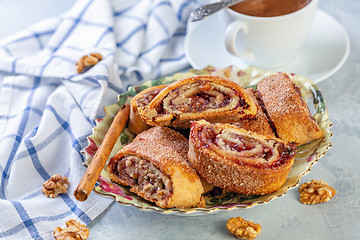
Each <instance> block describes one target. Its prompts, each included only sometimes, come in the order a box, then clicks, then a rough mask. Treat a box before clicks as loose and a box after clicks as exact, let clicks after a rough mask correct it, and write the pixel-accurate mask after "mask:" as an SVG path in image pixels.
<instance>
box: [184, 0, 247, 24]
mask: <svg viewBox="0 0 360 240" xmlns="http://www.w3.org/2000/svg"><path fill="white" fill-rule="evenodd" d="M242 1H244V0H223V1H221V2H217V3H211V4H207V5H203V6H201V7H199V8H197V9H195V10H194V11H192V12H191V14H190V18H189V21H190V22H196V21H200V20H202V19H204V18H205V17H207V16H209V15H211V14H213V13H215V12H217V11H219V10H221V9H223V8H225V7H230V6H232V5H235V4H237V3H239V2H242Z"/></svg>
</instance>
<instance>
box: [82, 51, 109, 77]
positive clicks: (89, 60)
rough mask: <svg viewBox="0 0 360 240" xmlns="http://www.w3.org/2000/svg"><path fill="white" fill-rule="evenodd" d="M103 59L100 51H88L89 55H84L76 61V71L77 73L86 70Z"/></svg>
mask: <svg viewBox="0 0 360 240" xmlns="http://www.w3.org/2000/svg"><path fill="white" fill-rule="evenodd" d="M102 59H103V56H102V55H101V54H100V53H90V55H85V56H83V57H81V58H80V59H79V60H78V61H77V62H76V71H77V73H83V72H85V71H87V70H88V69H89V68H91V67H93V66H94V65H96V64H97V63H98V62H100V61H101V60H102Z"/></svg>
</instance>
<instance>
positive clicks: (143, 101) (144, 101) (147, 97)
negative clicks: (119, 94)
mask: <svg viewBox="0 0 360 240" xmlns="http://www.w3.org/2000/svg"><path fill="white" fill-rule="evenodd" d="M162 89H163V88H160V89H159V88H158V89H154V90H152V91H149V92H147V93H145V94H144V95H143V97H141V98H139V99H138V100H137V105H138V107H140V108H145V107H146V106H147V105H149V103H150V102H151V101H152V100H153V99H154V98H155V97H156V95H158V94H159V92H160V91H161V90H162Z"/></svg>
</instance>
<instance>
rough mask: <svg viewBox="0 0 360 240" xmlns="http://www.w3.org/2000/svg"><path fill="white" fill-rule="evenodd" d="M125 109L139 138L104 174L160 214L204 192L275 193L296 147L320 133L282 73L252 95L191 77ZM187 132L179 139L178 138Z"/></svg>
mask: <svg viewBox="0 0 360 240" xmlns="http://www.w3.org/2000/svg"><path fill="white" fill-rule="evenodd" d="M131 105H132V106H131V116H132V117H131V118H130V120H129V124H128V125H129V129H130V130H131V131H133V132H134V133H136V134H138V135H137V137H136V138H135V139H134V140H133V142H132V143H130V144H129V145H127V146H125V147H124V148H123V149H121V150H120V152H119V153H118V154H116V155H115V156H114V157H113V158H112V159H111V161H110V163H109V165H108V172H109V173H110V177H111V179H112V180H113V181H115V182H117V183H119V184H123V185H127V186H130V190H131V191H133V192H135V193H136V194H138V195H139V196H141V197H143V198H145V199H147V200H149V201H153V202H154V203H155V204H157V205H158V206H160V207H163V208H170V207H178V208H186V207H193V206H201V204H202V200H201V199H202V198H201V194H202V193H204V189H205V191H207V190H208V189H209V188H208V187H209V186H216V187H219V188H222V189H224V190H225V191H234V192H237V193H242V194H256V195H263V194H268V193H271V192H274V191H276V190H278V189H279V188H280V187H281V186H282V185H283V184H284V183H285V181H286V178H287V176H288V173H289V171H290V169H291V167H292V164H293V162H294V157H295V150H296V146H298V145H302V144H304V143H307V142H310V141H313V140H315V139H318V138H321V136H322V134H323V133H322V131H321V129H320V128H319V126H318V125H317V124H316V122H315V121H314V119H313V118H312V116H311V114H310V111H309V109H308V107H307V105H306V103H305V102H304V101H303V99H302V98H301V94H300V91H299V89H298V87H297V85H296V84H294V83H293V82H292V80H291V79H290V78H289V77H288V76H287V75H286V74H276V75H273V76H270V77H268V78H266V79H264V80H263V81H262V82H260V83H259V85H258V86H257V89H256V90H254V89H244V88H242V87H241V86H239V85H238V84H236V83H234V82H232V81H229V80H226V79H223V78H221V77H217V76H196V77H190V78H186V79H183V80H180V81H177V82H174V83H172V84H169V85H166V86H156V87H152V88H149V89H147V90H144V91H143V92H141V93H139V94H138V95H136V96H135V97H134V98H133V100H132V102H131ZM169 127H170V128H172V129H170V128H169ZM189 128H190V134H189V135H188V136H186V137H185V136H183V135H181V134H180V133H179V132H178V131H179V129H189Z"/></svg>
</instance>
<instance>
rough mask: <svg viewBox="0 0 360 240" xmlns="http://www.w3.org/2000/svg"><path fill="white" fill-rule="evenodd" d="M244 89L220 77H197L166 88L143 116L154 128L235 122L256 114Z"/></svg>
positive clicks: (252, 103)
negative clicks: (204, 120)
mask: <svg viewBox="0 0 360 240" xmlns="http://www.w3.org/2000/svg"><path fill="white" fill-rule="evenodd" d="M256 110H257V108H256V105H255V103H254V101H253V100H252V98H251V97H250V95H249V94H248V93H247V92H246V91H245V89H244V88H242V87H241V86H239V85H238V84H236V83H235V82H232V81H229V80H225V79H223V78H221V77H218V76H195V77H189V78H185V79H183V80H180V81H177V82H174V83H172V84H170V85H168V86H167V87H166V88H164V89H163V90H162V91H161V92H160V93H159V94H158V95H157V96H156V97H155V98H154V99H153V100H152V101H151V103H150V104H149V106H148V108H147V109H146V110H144V111H143V112H141V113H140V115H141V118H142V119H143V120H144V121H145V122H146V123H147V124H149V125H152V126H173V127H177V128H189V127H190V121H192V120H200V119H206V120H207V121H210V122H235V121H238V120H239V119H242V118H244V117H250V116H253V115H255V113H256Z"/></svg>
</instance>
